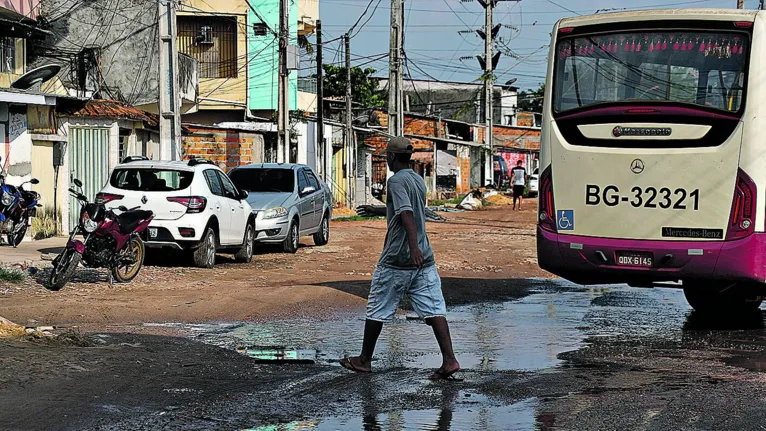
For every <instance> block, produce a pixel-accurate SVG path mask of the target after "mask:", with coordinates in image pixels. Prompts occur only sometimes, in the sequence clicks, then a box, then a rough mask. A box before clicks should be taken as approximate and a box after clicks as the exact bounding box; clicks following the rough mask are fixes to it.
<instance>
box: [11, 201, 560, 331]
mask: <svg viewBox="0 0 766 431" xmlns="http://www.w3.org/2000/svg"><path fill="white" fill-rule="evenodd" d="M533 205H535V204H534V202H529V203H528V207H527V209H525V210H524V211H521V212H512V211H510V210H509V209H508V208H507V207H494V208H492V209H491V210H488V211H482V212H474V213H468V212H462V213H448V214H445V216H446V217H447V218H448V219H449V221H448V222H447V223H429V224H428V228H427V230H428V234H429V237H430V239H431V242H432V243H433V247H434V250H435V253H436V255H437V262H438V267H439V271H440V274H441V276H442V278H444V285H445V294H446V295H447V296H448V299H451V300H452V301H453V302H458V303H459V302H464V301H468V300H471V301H473V300H477V299H479V298H481V297H484V298H487V299H497V298H500V297H502V295H504V293H505V292H506V291H514V286H516V285H517V284H518V280H523V279H526V278H529V277H545V276H546V274H545V273H544V272H543V271H542V270H540V269H539V268H538V266H537V259H536V252H535V233H534V221H535V211H534V210H533V209H532V208H533ZM385 233H386V224H385V221H384V220H375V221H365V222H350V221H349V222H343V221H340V222H334V223H332V226H331V230H330V235H331V239H330V243H329V245H327V246H325V247H314V245H313V242H312V240H311V238H310V237H306V238H303V239H302V241H301V244H302V247H301V248H300V250H299V251H298V253H297V254H295V255H287V254H282V253H279V252H278V251H275V249H274V248H265V249H261V250H259V253H260V254H258V255H256V256H255V258H254V259H253V262H252V263H250V264H248V265H241V264H236V263H234V260H233V258H232V256H227V255H219V256H218V262H217V263H218V264H217V265H216V267H215V268H214V269H212V270H207V269H196V268H189V267H184V266H183V265H188V259H184V257H185V256H182V255H175V256H174V255H173V254H172V253H173V252H165V253H163V254H162V255H160V256H158V255H157V254H156V253H155V254H154V255H150V256H149V258H150V261H149V266H147V267H145V268H144V269H143V270H142V272H141V274H140V275H139V276H138V277H137V279H136V280H134V281H133V282H132V283H130V284H125V285H117V284H115V285H112V286H109V284H108V276H107V273H106V272H104V271H94V270H86V269H81V270H80V271H79V272H78V275H77V276H76V278H75V280H74V281H75V282H74V283H71V284H69V285H67V286H66V287H65V289H64V290H63V291H61V292H49V291H48V290H46V289H45V288H44V287H43V286H42V284H41V282H42V281H43V280H44V278H45V276H46V273H45V272H41V273H40V274H39V276H38V277H37V278H36V279H35V278H34V277H32V278H31V279H30V280H29V281H28V282H27V283H25V284H23V285H0V309H2V314H0V315H2V316H3V317H6V318H8V319H10V320H12V321H15V322H19V323H26V322H39V323H40V324H53V323H55V324H59V325H61V324H77V325H82V324H104V323H120V324H124V323H143V322H167V321H170V322H204V321H210V320H219V319H220V320H232V319H233V320H243V319H248V320H251V319H271V318H275V317H278V318H293V317H316V316H317V315H318V314H325V313H327V312H329V313H332V312H335V311H337V310H338V309H342V308H352V309H355V308H357V307H359V306H362V305H364V302H365V298H366V295H367V291H368V290H369V281H370V279H371V274H372V272H373V270H374V268H375V263H376V261H377V258H378V256H379V254H380V251H381V250H382V248H383V240H384V237H385ZM465 279H468V280H469V281H467V282H463V281H462V280H465Z"/></svg>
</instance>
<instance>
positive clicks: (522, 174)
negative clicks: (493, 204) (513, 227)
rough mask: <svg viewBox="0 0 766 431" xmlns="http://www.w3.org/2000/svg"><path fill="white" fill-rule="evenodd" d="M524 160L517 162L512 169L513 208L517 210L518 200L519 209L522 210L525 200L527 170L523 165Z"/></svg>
mask: <svg viewBox="0 0 766 431" xmlns="http://www.w3.org/2000/svg"><path fill="white" fill-rule="evenodd" d="M521 164H522V161H521V160H519V161H518V162H516V167H515V168H513V169H511V183H512V184H513V210H514V211H516V201H518V202H519V211H521V202H522V201H523V200H524V189H525V188H526V186H527V170H526V169H524V168H523V167H522V166H521Z"/></svg>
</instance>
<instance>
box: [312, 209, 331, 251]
mask: <svg viewBox="0 0 766 431" xmlns="http://www.w3.org/2000/svg"><path fill="white" fill-rule="evenodd" d="M328 242H330V219H329V218H328V217H327V216H326V215H325V216H324V217H322V224H321V225H320V226H319V231H318V232H317V233H315V234H314V244H316V245H318V246H323V245H327V243H328Z"/></svg>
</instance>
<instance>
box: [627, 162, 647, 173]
mask: <svg viewBox="0 0 766 431" xmlns="http://www.w3.org/2000/svg"><path fill="white" fill-rule="evenodd" d="M630 170H631V172H633V173H634V174H640V173H641V172H644V161H643V160H641V159H635V160H633V161H632V162H630Z"/></svg>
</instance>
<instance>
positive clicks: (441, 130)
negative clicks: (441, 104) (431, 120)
mask: <svg viewBox="0 0 766 431" xmlns="http://www.w3.org/2000/svg"><path fill="white" fill-rule="evenodd" d="M436 137H437V138H445V137H446V136H444V125H442V110H441V108H440V109H439V125H438V126H437V127H436ZM437 159H438V149H437V147H436V141H434V164H433V167H432V172H431V176H432V177H433V189H434V192H433V199H439V193H438V192H437V191H436V161H437Z"/></svg>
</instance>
